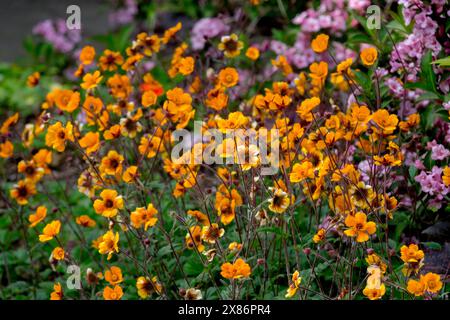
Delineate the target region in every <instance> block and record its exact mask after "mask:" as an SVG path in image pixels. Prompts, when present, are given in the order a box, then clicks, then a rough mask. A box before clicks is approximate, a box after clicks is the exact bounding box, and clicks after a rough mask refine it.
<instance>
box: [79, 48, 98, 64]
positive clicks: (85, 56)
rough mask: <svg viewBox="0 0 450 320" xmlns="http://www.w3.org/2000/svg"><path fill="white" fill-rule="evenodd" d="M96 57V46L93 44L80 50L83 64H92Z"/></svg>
mask: <svg viewBox="0 0 450 320" xmlns="http://www.w3.org/2000/svg"><path fill="white" fill-rule="evenodd" d="M94 58H95V48H94V47H92V46H85V47H84V48H83V49H81V52H80V61H81V63H82V64H85V65H87V64H91V63H92V62H93V61H94Z"/></svg>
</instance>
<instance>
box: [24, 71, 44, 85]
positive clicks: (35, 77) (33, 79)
mask: <svg viewBox="0 0 450 320" xmlns="http://www.w3.org/2000/svg"><path fill="white" fill-rule="evenodd" d="M40 78H41V74H40V73H39V72H34V73H32V74H30V75H29V76H28V78H27V86H29V87H30V88H33V87H36V86H37V85H38V84H39V79H40Z"/></svg>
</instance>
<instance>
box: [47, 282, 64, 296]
mask: <svg viewBox="0 0 450 320" xmlns="http://www.w3.org/2000/svg"><path fill="white" fill-rule="evenodd" d="M62 298H63V291H62V286H61V284H60V283H59V282H57V283H55V284H54V285H53V292H52V293H51V294H50V300H62Z"/></svg>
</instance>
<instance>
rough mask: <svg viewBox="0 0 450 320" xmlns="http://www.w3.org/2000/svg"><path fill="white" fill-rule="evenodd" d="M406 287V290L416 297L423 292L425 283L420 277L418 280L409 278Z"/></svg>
mask: <svg viewBox="0 0 450 320" xmlns="http://www.w3.org/2000/svg"><path fill="white" fill-rule="evenodd" d="M406 289H407V290H408V292H409V293H411V294H413V295H415V296H416V297H420V296H423V295H424V294H425V289H426V285H425V283H424V282H423V281H422V278H421V280H420V281H417V280H414V279H410V280H408V284H407V286H406Z"/></svg>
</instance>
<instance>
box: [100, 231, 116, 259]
mask: <svg viewBox="0 0 450 320" xmlns="http://www.w3.org/2000/svg"><path fill="white" fill-rule="evenodd" d="M98 252H99V253H100V254H107V255H108V258H107V259H108V260H110V259H111V257H112V255H113V253H114V252H116V253H117V252H119V233H118V232H116V233H115V234H114V232H112V231H111V230H109V231H108V232H106V233H105V234H104V235H103V236H101V239H99V243H98Z"/></svg>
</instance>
